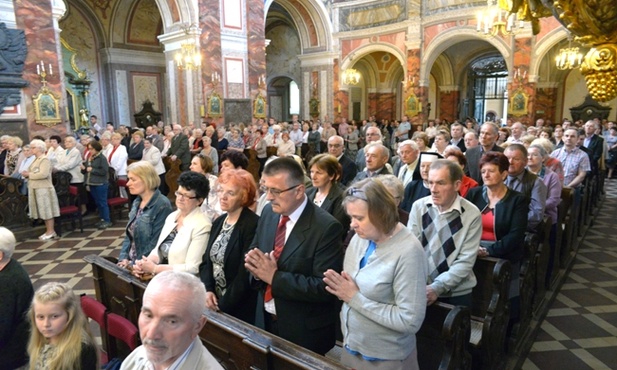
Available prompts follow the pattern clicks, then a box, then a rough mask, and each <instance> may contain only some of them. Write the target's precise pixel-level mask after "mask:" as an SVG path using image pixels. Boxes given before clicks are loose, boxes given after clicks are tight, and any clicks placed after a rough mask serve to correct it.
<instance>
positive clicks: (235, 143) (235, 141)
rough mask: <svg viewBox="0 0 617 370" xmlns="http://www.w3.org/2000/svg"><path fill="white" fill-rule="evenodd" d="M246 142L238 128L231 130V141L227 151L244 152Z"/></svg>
mask: <svg viewBox="0 0 617 370" xmlns="http://www.w3.org/2000/svg"><path fill="white" fill-rule="evenodd" d="M244 145H245V144H244V140H242V136H240V130H239V129H238V128H236V127H233V128H232V129H231V139H230V140H229V144H228V145H227V150H237V151H239V152H242V151H244Z"/></svg>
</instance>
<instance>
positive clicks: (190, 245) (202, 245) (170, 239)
mask: <svg viewBox="0 0 617 370" xmlns="http://www.w3.org/2000/svg"><path fill="white" fill-rule="evenodd" d="M209 191H210V185H209V184H208V179H206V177H205V176H204V175H202V174H199V173H195V172H184V173H182V174H181V175H180V177H178V190H177V191H176V207H177V208H178V209H177V210H176V211H175V212H172V213H171V214H170V215H169V216H167V219H166V220H165V224H164V225H163V229H162V230H161V234H160V235H159V238H158V241H157V242H156V247H155V248H154V249H153V250H152V252H150V254H149V255H148V257H144V258H143V259H141V260H138V261H137V262H135V265H134V266H133V274H134V275H135V276H138V277H142V276H143V275H144V274H152V275H154V274H157V273H160V272H162V271H165V270H174V271H184V272H188V273H191V274H194V275H197V274H198V273H199V265H200V264H201V258H202V256H203V254H204V252H205V250H206V245H207V242H208V237H209V236H210V228H211V227H212V223H211V222H210V220H209V219H208V217H207V216H206V215H204V214H203V213H202V212H201V210H200V209H199V206H200V205H201V204H202V203H203V201H204V200H205V199H206V198H207V197H208V192H209Z"/></svg>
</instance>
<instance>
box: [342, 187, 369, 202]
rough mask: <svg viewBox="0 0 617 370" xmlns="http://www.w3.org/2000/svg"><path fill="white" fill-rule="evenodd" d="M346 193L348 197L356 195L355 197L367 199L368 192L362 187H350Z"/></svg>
mask: <svg viewBox="0 0 617 370" xmlns="http://www.w3.org/2000/svg"><path fill="white" fill-rule="evenodd" d="M345 194H346V195H347V196H348V197H354V198H358V199H362V200H367V199H366V194H365V193H364V190H362V189H358V188H349V189H347V191H346V192H345Z"/></svg>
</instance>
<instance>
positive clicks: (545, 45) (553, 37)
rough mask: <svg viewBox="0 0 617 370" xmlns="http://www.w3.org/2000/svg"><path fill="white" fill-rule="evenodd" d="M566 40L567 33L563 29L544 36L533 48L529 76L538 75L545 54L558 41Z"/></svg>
mask: <svg viewBox="0 0 617 370" xmlns="http://www.w3.org/2000/svg"><path fill="white" fill-rule="evenodd" d="M567 38H568V32H567V31H566V29H565V28H563V27H560V28H556V29H554V30H552V31H550V32H549V33H547V34H546V36H544V37H543V38H542V39H541V40H540V41H539V42H538V43H537V44H536V46H535V47H534V53H533V54H534V57H533V58H531V63H530V66H529V75H530V76H537V75H538V74H539V73H540V65H541V64H542V60H543V59H544V58H545V57H546V54H548V53H549V52H550V50H551V49H552V48H553V47H555V45H557V44H558V43H559V42H560V41H562V40H565V39H567Z"/></svg>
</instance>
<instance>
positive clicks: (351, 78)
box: [343, 68, 362, 85]
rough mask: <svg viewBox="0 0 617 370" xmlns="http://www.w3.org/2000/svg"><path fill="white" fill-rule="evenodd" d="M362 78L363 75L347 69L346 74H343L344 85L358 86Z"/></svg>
mask: <svg viewBox="0 0 617 370" xmlns="http://www.w3.org/2000/svg"><path fill="white" fill-rule="evenodd" d="M361 76H362V75H361V74H360V72H358V71H357V70H355V69H353V68H347V69H346V70H345V72H343V83H344V84H345V85H357V84H358V83H359V82H360V77H361Z"/></svg>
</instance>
